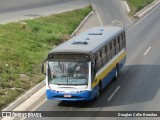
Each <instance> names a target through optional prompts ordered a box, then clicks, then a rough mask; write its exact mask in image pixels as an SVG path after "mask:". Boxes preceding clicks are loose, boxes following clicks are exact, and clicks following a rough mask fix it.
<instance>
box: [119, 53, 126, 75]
mask: <svg viewBox="0 0 160 120" xmlns="http://www.w3.org/2000/svg"><path fill="white" fill-rule="evenodd" d="M125 62H126V56H125V57H124V58H123V59H122V60H121V61H120V62H119V64H118V72H119V71H120V70H121V69H122V67H123V65H124V64H125Z"/></svg>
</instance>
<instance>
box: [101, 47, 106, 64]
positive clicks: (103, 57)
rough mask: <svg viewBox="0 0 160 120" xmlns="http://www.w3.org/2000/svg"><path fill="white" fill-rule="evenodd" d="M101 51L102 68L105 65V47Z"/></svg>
mask: <svg viewBox="0 0 160 120" xmlns="http://www.w3.org/2000/svg"><path fill="white" fill-rule="evenodd" d="M101 51H102V62H103V66H104V65H105V64H106V63H107V54H106V47H103V48H102V50H101Z"/></svg>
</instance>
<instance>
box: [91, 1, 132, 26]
mask: <svg viewBox="0 0 160 120" xmlns="http://www.w3.org/2000/svg"><path fill="white" fill-rule="evenodd" d="M91 1H92V2H91V3H92V4H93V5H94V6H95V8H96V10H97V11H98V15H99V17H100V19H101V23H102V25H109V24H111V23H112V22H113V21H119V22H121V23H122V24H124V25H125V26H126V27H129V26H130V25H131V24H132V23H133V22H132V19H131V18H130V17H129V16H128V14H127V12H126V10H125V8H124V5H123V4H122V0H91Z"/></svg>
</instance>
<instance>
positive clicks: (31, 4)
mask: <svg viewBox="0 0 160 120" xmlns="http://www.w3.org/2000/svg"><path fill="white" fill-rule="evenodd" d="M87 5H89V2H88V0H0V23H8V22H13V21H18V20H23V19H30V18H34V17H39V16H45V15H48V14H56V13H61V12H64V11H70V10H73V9H77V8H82V7H85V6H87Z"/></svg>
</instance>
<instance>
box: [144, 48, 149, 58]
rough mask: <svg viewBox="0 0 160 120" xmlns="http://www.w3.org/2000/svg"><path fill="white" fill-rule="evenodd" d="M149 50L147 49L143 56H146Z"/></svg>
mask: <svg viewBox="0 0 160 120" xmlns="http://www.w3.org/2000/svg"><path fill="white" fill-rule="evenodd" d="M150 49H151V47H149V48H148V49H147V50H146V52H145V53H144V56H145V55H147V53H148V52H149V50H150Z"/></svg>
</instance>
